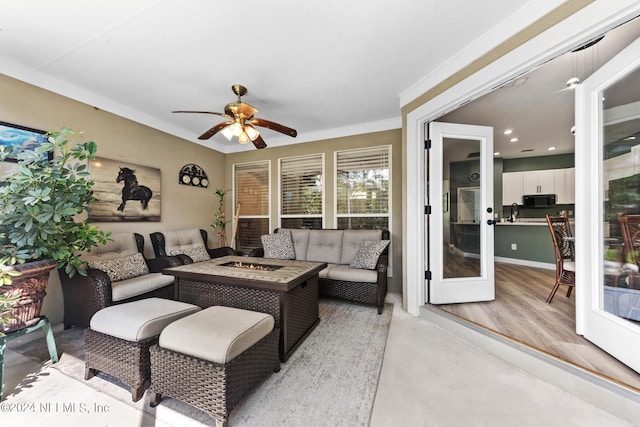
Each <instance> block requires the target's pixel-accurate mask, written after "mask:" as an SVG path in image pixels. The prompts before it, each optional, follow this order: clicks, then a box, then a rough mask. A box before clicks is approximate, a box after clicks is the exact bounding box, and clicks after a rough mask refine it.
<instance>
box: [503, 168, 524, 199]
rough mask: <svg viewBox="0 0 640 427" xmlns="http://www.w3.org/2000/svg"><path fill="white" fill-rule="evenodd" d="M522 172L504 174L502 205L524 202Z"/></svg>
mask: <svg viewBox="0 0 640 427" xmlns="http://www.w3.org/2000/svg"><path fill="white" fill-rule="evenodd" d="M522 194H523V193H522V172H505V173H503V174H502V205H503V206H509V205H511V204H513V203H516V204H518V205H521V204H522Z"/></svg>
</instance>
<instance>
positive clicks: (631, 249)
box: [599, 70, 640, 325]
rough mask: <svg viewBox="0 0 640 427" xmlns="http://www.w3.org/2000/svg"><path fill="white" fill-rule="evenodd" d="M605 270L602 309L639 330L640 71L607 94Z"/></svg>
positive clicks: (605, 117)
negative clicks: (635, 325)
mask: <svg viewBox="0 0 640 427" xmlns="http://www.w3.org/2000/svg"><path fill="white" fill-rule="evenodd" d="M602 99H603V101H602V102H603V114H602V117H603V122H604V123H603V138H602V140H601V141H602V143H601V145H602V147H601V148H602V161H603V166H602V170H603V185H604V188H603V194H604V206H603V213H604V215H603V216H604V217H603V218H602V220H603V225H604V227H603V230H604V239H603V240H604V241H603V242H602V245H603V254H604V256H603V258H604V261H603V262H604V264H603V271H604V278H603V280H602V287H601V292H600V303H599V308H600V309H601V310H604V311H606V312H608V313H611V314H614V315H615V316H618V317H620V318H623V319H626V320H628V321H630V322H632V323H636V324H638V325H640V272H639V266H640V145H638V144H639V143H640V70H636V71H634V72H632V73H631V74H628V75H627V76H625V77H624V78H623V79H621V80H618V81H617V82H616V83H615V84H613V85H611V86H609V87H608V88H607V89H605V90H604V91H603V93H602Z"/></svg>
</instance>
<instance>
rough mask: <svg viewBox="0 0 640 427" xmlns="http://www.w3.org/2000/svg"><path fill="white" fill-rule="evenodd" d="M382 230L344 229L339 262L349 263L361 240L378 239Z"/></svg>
mask: <svg viewBox="0 0 640 427" xmlns="http://www.w3.org/2000/svg"><path fill="white" fill-rule="evenodd" d="M381 238H382V230H344V235H343V236H342V256H341V258H340V264H347V265H349V264H351V261H353V257H354V256H355V255H356V253H357V252H358V249H360V242H362V241H363V240H380V239H381Z"/></svg>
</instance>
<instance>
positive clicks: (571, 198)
mask: <svg viewBox="0 0 640 427" xmlns="http://www.w3.org/2000/svg"><path fill="white" fill-rule="evenodd" d="M531 194H555V195H556V196H557V198H556V203H558V204H563V205H566V204H573V203H575V199H576V196H575V169H574V168H567V169H548V170H539V171H526V172H505V173H503V174H502V205H503V206H509V205H511V204H512V203H517V204H519V205H522V196H523V195H531Z"/></svg>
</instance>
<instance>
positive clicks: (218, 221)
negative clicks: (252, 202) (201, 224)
mask: <svg viewBox="0 0 640 427" xmlns="http://www.w3.org/2000/svg"><path fill="white" fill-rule="evenodd" d="M228 192H229V190H223V189H222V188H217V189H216V196H218V203H219V205H218V211H217V212H216V213H215V216H214V219H215V221H214V222H213V224H211V226H212V227H213V228H215V229H216V230H217V231H218V232H220V231H224V229H225V228H226V227H227V224H228V223H229V222H231V221H226V218H225V213H224V196H225V195H226V194H227V193H228Z"/></svg>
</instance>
